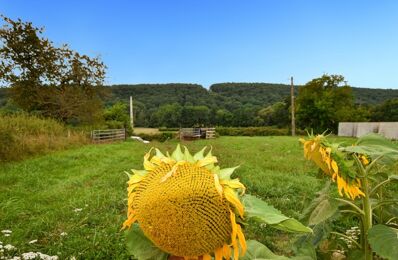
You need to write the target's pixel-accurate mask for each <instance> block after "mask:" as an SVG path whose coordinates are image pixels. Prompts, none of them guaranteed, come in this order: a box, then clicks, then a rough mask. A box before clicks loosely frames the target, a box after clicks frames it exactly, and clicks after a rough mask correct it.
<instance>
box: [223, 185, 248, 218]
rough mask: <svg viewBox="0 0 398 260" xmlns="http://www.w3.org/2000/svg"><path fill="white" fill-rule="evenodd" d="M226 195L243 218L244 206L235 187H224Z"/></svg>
mask: <svg viewBox="0 0 398 260" xmlns="http://www.w3.org/2000/svg"><path fill="white" fill-rule="evenodd" d="M224 196H225V198H226V199H227V200H228V202H229V203H231V204H232V205H233V206H234V207H235V208H236V209H237V210H238V213H239V215H240V217H241V218H243V214H244V208H243V205H242V203H241V202H240V200H239V199H238V197H237V196H236V194H235V192H234V190H233V189H231V188H229V187H225V188H224Z"/></svg>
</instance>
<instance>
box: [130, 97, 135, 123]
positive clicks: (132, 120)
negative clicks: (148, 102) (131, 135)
mask: <svg viewBox="0 0 398 260" xmlns="http://www.w3.org/2000/svg"><path fill="white" fill-rule="evenodd" d="M130 124H131V128H134V113H133V97H132V96H130Z"/></svg>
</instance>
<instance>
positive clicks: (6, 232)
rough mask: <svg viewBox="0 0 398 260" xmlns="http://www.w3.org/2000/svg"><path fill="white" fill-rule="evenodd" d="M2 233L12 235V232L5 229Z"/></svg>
mask: <svg viewBox="0 0 398 260" xmlns="http://www.w3.org/2000/svg"><path fill="white" fill-rule="evenodd" d="M1 233H3V234H11V233H12V231H11V230H8V229H5V230H2V231H1Z"/></svg>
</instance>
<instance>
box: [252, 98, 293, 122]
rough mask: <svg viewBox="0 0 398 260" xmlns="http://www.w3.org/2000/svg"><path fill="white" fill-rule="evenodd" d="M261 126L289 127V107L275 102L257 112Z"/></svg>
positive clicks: (283, 103)
mask: <svg viewBox="0 0 398 260" xmlns="http://www.w3.org/2000/svg"><path fill="white" fill-rule="evenodd" d="M257 115H258V117H259V118H261V120H262V122H263V125H276V126H278V127H285V126H288V125H289V106H288V105H287V104H286V103H285V102H276V103H275V104H273V105H271V106H268V107H265V108H263V109H261V110H260V111H258V112H257Z"/></svg>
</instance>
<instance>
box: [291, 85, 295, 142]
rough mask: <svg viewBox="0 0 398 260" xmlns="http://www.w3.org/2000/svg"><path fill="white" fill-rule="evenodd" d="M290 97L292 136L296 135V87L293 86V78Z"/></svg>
mask: <svg viewBox="0 0 398 260" xmlns="http://www.w3.org/2000/svg"><path fill="white" fill-rule="evenodd" d="M290 96H291V98H292V105H291V109H292V136H295V135H296V120H295V118H294V85H293V77H290Z"/></svg>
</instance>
